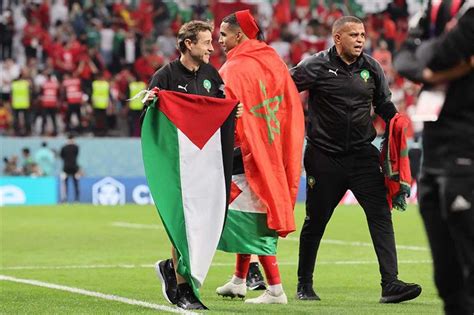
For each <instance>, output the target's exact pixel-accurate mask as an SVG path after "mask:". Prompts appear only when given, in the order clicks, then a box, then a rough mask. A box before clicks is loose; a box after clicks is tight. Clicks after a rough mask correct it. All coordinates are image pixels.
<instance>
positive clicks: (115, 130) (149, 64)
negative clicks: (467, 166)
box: [0, 0, 420, 136]
mask: <svg viewBox="0 0 474 315" xmlns="http://www.w3.org/2000/svg"><path fill="white" fill-rule="evenodd" d="M419 7H420V3H419V1H416V0H412V1H405V0H397V1H387V0H380V1H364V0H340V1H336V0H335V1H330V0H326V1H325V0H293V1H290V0H273V1H272V0H267V1H255V0H247V1H229V0H226V1H218V0H214V1H212V0H209V1H206V0H201V1H187V0H181V1H161V0H122V1H110V0H103V1H90V0H79V1H74V0H31V1H14V0H9V1H2V7H1V8H0V9H1V11H2V15H1V19H0V21H1V23H0V29H1V34H2V38H1V41H0V45H1V46H0V58H1V63H0V72H1V74H2V77H1V79H2V84H1V91H0V92H1V103H0V135H9V136H29V135H48V136H55V135H61V134H65V133H68V132H75V133H77V134H81V135H85V136H89V135H90V136H92V135H93V136H139V128H137V125H138V123H139V121H138V117H139V114H138V113H139V112H140V111H141V109H142V107H141V106H142V105H141V103H140V102H128V101H127V99H129V98H130V97H131V96H133V95H134V94H136V93H137V92H138V91H139V90H141V89H144V88H146V84H147V83H148V82H149V79H150V78H151V76H152V75H153V73H154V72H155V71H156V70H157V69H159V68H160V66H161V65H163V64H165V63H167V62H169V61H170V60H173V59H175V58H176V57H177V56H178V54H177V50H176V49H175V38H176V33H177V31H178V29H179V28H180V26H181V25H182V24H183V23H185V22H186V21H189V20H191V19H203V20H207V19H210V20H212V19H214V20H215V24H216V25H219V23H220V19H221V18H222V17H223V16H225V15H226V14H227V13H229V12H231V11H234V10H235V9H244V8H250V9H251V10H252V11H253V12H254V14H255V15H256V16H258V21H259V23H260V24H261V26H262V27H263V28H264V29H265V30H266V32H265V38H266V41H267V42H268V43H269V44H270V45H271V46H272V47H273V48H274V49H275V50H276V51H277V53H278V54H279V55H280V56H281V57H282V58H283V59H284V60H285V62H286V63H287V64H288V66H294V65H296V64H297V63H298V62H299V61H300V60H302V59H303V58H304V57H306V56H308V55H311V54H313V53H315V52H318V51H321V50H324V49H327V48H329V47H330V46H332V44H333V43H332V38H331V32H330V30H331V25H332V23H333V22H334V21H335V20H336V19H337V18H338V17H340V16H342V15H347V14H352V15H356V16H359V17H361V18H363V20H364V23H365V27H366V30H367V44H366V52H367V53H369V54H371V55H372V56H374V58H375V59H377V60H378V61H379V62H380V63H381V65H382V68H383V69H384V71H385V74H386V76H387V78H388V81H389V82H390V87H391V90H392V93H393V102H394V103H395V104H396V105H397V107H398V109H399V111H401V112H405V111H410V106H411V105H413V103H414V102H415V98H416V94H417V92H418V87H417V86H416V85H415V84H413V83H411V82H409V81H407V80H404V79H403V78H401V77H399V76H398V75H397V74H396V73H395V72H394V71H393V69H392V54H393V53H394V52H395V51H396V50H397V48H398V47H399V46H400V45H401V43H402V42H403V40H404V39H405V37H406V33H407V28H408V18H409V16H410V12H415V11H417V10H418V9H419ZM214 36H215V39H217V37H218V34H217V30H216V31H215V34H214ZM214 49H215V52H214V54H213V55H212V57H211V63H212V64H213V65H214V66H216V67H217V68H218V67H220V65H222V63H223V62H224V61H225V54H224V53H223V51H222V50H221V47H220V45H218V44H216V43H215V44H214ZM302 97H304V95H303V96H302ZM48 118H49V120H50V122H48ZM374 123H375V125H376V128H377V131H378V132H379V133H383V130H384V124H383V122H382V121H381V120H380V121H379V120H376V121H374Z"/></svg>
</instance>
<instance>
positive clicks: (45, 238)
mask: <svg viewBox="0 0 474 315" xmlns="http://www.w3.org/2000/svg"><path fill="white" fill-rule="evenodd" d="M0 213H1V223H0V224H1V226H0V242H1V243H0V244H1V248H0V250H1V254H0V255H1V261H0V274H1V275H5V276H11V277H15V278H21V279H30V280H38V281H44V282H48V283H54V284H59V285H64V286H70V287H76V288H80V289H85V290H90V291H96V292H101V293H105V294H113V295H118V296H122V297H127V298H131V299H136V300H142V301H147V302H150V303H154V304H160V305H165V306H169V304H168V303H167V302H166V301H165V300H164V298H163V297H162V296H161V289H160V285H159V281H158V280H157V278H156V276H155V274H154V269H153V268H151V267H147V265H152V264H153V263H154V262H155V261H156V260H158V259H163V258H167V257H169V256H170V245H169V241H168V239H167V237H166V235H165V232H164V230H163V229H132V228H124V227H118V226H114V225H113V222H128V223H136V224H145V225H151V224H153V225H155V226H157V225H159V226H161V222H160V220H159V218H158V215H157V214H156V212H155V210H154V208H153V207H151V206H134V205H127V206H121V207H100V206H91V205H62V206H52V207H3V208H0ZM295 214H296V220H297V221H296V222H297V226H298V228H300V227H301V224H302V222H303V217H304V207H303V206H302V205H298V207H297V209H296V212H295ZM393 218H394V226H395V233H396V239H397V245H406V246H417V247H421V248H418V249H417V250H413V249H399V250H398V259H399V261H400V263H399V272H400V278H401V279H402V280H405V281H409V282H417V283H420V284H421V285H422V286H423V293H422V295H421V296H420V297H419V298H418V299H416V300H414V301H411V302H407V303H401V304H398V305H382V304H379V303H378V299H379V297H380V285H379V282H380V279H379V273H378V265H377V263H376V257H375V253H374V250H373V248H372V247H371V246H355V245H354V244H334V243H331V242H330V241H331V240H338V241H346V242H363V243H367V242H370V237H369V233H368V229H367V224H366V221H365V216H364V214H363V211H362V209H360V208H359V207H356V206H341V207H339V208H338V209H337V210H336V211H335V213H334V216H333V218H332V220H331V222H330V223H329V226H328V228H327V230H326V233H325V236H324V239H323V242H324V243H323V244H322V245H321V248H320V251H319V254H318V263H319V265H318V267H317V270H316V273H315V289H316V291H317V292H318V294H319V295H320V297H321V298H322V301H319V302H301V301H296V300H295V298H294V294H295V290H296V263H297V259H298V241H297V238H298V235H299V232H295V233H293V234H291V235H290V237H289V240H280V242H279V248H278V260H279V263H280V272H281V275H282V280H283V286H284V289H285V291H286V293H287V295H288V298H289V303H288V305H258V306H256V305H245V304H244V303H243V302H242V301H241V300H238V299H235V300H230V299H222V298H220V297H218V296H217V295H216V294H215V293H214V292H215V288H216V287H217V286H220V285H222V284H223V283H224V282H226V281H227V280H228V279H229V278H230V276H231V274H232V272H233V269H234V268H233V266H232V265H233V263H234V261H235V257H234V256H233V255H231V254H226V253H222V252H217V254H216V256H215V258H214V263H215V264H216V265H214V266H213V267H211V270H210V272H209V274H208V277H207V279H206V282H205V284H204V286H203V288H202V289H201V292H202V297H203V301H204V302H205V303H206V305H207V306H208V307H209V308H210V309H211V312H212V313H216V314H217V313H219V314H222V313H227V314H231V313H235V314H237V313H252V314H257V313H262V312H265V313H267V314H315V313H317V314H400V313H403V314H442V307H441V302H440V300H439V299H438V298H437V295H436V290H435V288H434V285H433V282H432V276H431V274H432V267H431V264H430V263H429V261H430V260H431V257H430V253H429V251H428V250H427V241H426V237H425V234H424V230H423V226H422V222H421V219H420V216H419V214H418V211H417V209H416V208H415V207H411V208H409V210H408V211H406V212H405V213H400V212H394V214H393ZM325 240H326V242H325ZM343 262H346V263H345V264H343ZM347 262H349V263H347ZM361 262H362V263H361ZM94 265H95V266H97V265H102V267H100V268H99V267H95V268H85V266H94ZM118 265H132V266H129V268H123V267H119V266H118ZM144 265H145V266H144ZM65 266H70V267H68V268H67V267H65ZM71 266H76V267H74V268H72V267H71ZM19 267H25V268H23V269H19ZM26 267H28V268H26ZM14 268H16V269H14ZM0 288H1V292H0V313H2V314H18V313H21V314H24V313H30V314H33V313H34V314H38V313H43V314H45V313H48V314H51V313H61V314H64V313H76V314H77V313H81V314H91V313H94V314H103V313H122V314H125V313H128V314H129V313H140V314H145V313H150V314H151V313H156V310H152V309H147V308H144V307H140V306H133V305H127V304H124V303H120V302H112V301H107V300H103V299H99V298H96V297H88V296H83V295H79V294H74V293H70V292H64V291H59V290H54V289H49V288H42V287H37V286H32V285H28V284H22V283H14V282H10V281H0ZM258 294H260V293H259V292H249V293H248V296H249V297H256V296H258Z"/></svg>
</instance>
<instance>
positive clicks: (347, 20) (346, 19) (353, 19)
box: [332, 15, 364, 34]
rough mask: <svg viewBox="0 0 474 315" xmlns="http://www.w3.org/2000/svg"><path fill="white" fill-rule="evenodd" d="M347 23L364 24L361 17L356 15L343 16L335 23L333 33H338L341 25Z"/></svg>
mask: <svg viewBox="0 0 474 315" xmlns="http://www.w3.org/2000/svg"><path fill="white" fill-rule="evenodd" d="M347 23H356V24H364V23H363V22H362V21H361V20H360V19H359V18H357V17H355V16H351V15H347V16H342V17H340V18H338V19H337V20H336V21H335V22H334V23H333V25H332V33H333V34H334V33H336V32H337V31H339V30H340V29H341V27H343V26H344V25H346V24H347Z"/></svg>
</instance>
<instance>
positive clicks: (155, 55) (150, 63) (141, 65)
mask: <svg viewBox="0 0 474 315" xmlns="http://www.w3.org/2000/svg"><path fill="white" fill-rule="evenodd" d="M163 63H164V58H163V56H162V55H161V54H160V52H159V49H158V45H157V44H154V45H152V46H151V47H148V48H147V49H145V53H144V55H143V56H141V57H140V58H138V60H137V61H136V62H135V73H137V75H138V79H139V80H140V81H143V82H148V81H150V79H151V76H152V75H153V73H155V71H156V70H157V69H159V68H161V66H162V65H163Z"/></svg>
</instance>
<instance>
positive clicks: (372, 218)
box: [298, 143, 398, 285]
mask: <svg viewBox="0 0 474 315" xmlns="http://www.w3.org/2000/svg"><path fill="white" fill-rule="evenodd" d="M379 154H380V153H379V151H378V150H377V148H376V147H374V146H373V145H367V146H366V147H364V148H363V149H361V150H359V151H354V152H352V153H349V154H345V155H337V154H336V155H333V154H328V153H325V152H324V151H322V150H320V149H318V148H316V147H315V146H313V145H312V144H310V143H308V144H307V146H306V150H305V154H304V166H305V170H306V179H307V183H306V218H305V221H304V224H303V229H302V231H301V235H300V248H299V262H298V282H299V283H301V284H312V282H313V272H314V267H315V263H316V255H317V252H318V248H319V244H320V242H321V238H322V237H323V234H324V230H325V228H326V225H327V223H328V222H329V219H331V215H332V214H333V212H334V208H335V207H336V206H337V205H338V203H339V201H340V200H341V199H342V197H343V196H344V194H345V193H346V191H347V190H348V189H350V190H351V191H352V193H353V194H354V196H355V197H356V199H357V201H358V202H359V203H360V205H361V206H362V208H363V209H364V212H365V215H366V217H367V223H368V226H369V231H370V236H371V237H372V242H373V244H374V248H375V253H376V255H377V259H378V262H379V269H380V274H381V276H382V285H384V284H386V283H389V282H391V281H392V280H395V279H397V275H398V268H397V253H396V249H395V237H394V233H393V225H392V216H391V212H390V209H389V206H388V202H387V200H386V188H385V184H384V177H383V174H382V171H381V168H380V163H379Z"/></svg>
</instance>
